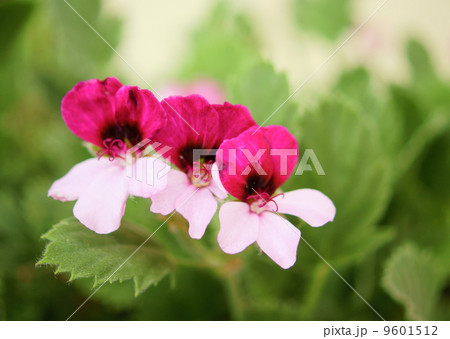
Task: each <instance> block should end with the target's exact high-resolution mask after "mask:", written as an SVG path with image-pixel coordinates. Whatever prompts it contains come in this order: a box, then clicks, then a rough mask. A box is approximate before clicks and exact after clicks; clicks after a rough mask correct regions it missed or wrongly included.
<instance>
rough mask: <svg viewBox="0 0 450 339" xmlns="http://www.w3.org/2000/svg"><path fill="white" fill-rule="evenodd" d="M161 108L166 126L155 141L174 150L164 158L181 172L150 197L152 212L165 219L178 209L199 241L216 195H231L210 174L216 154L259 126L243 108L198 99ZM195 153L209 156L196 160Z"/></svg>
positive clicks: (171, 101)
mask: <svg viewBox="0 0 450 339" xmlns="http://www.w3.org/2000/svg"><path fill="white" fill-rule="evenodd" d="M162 105H163V107H164V109H165V110H166V113H167V124H166V126H165V128H164V129H162V130H161V131H160V132H159V133H158V134H157V135H156V136H155V138H154V140H155V141H157V142H160V143H161V144H162V145H164V146H169V147H170V148H171V149H170V150H169V151H168V152H166V153H163V154H162V155H163V156H164V157H165V158H167V159H168V160H169V161H170V162H172V164H174V165H175V166H176V167H178V169H179V170H180V171H178V170H172V171H171V172H170V173H169V175H168V184H167V187H166V189H165V190H164V191H161V192H159V193H157V194H155V195H154V196H152V205H151V207H150V210H151V211H152V212H155V213H161V214H163V215H167V214H169V213H170V212H172V211H174V210H177V211H178V212H179V213H180V214H181V215H182V216H183V217H184V218H185V219H186V220H188V222H189V235H190V236H191V237H192V238H195V239H200V238H201V237H202V236H203V234H204V233H205V230H206V227H207V226H208V224H209V222H210V221H211V219H212V217H213V216H214V214H215V212H216V210H217V201H216V199H215V197H214V196H216V197H217V198H219V199H224V198H225V197H226V196H227V193H226V192H225V191H224V190H223V189H221V187H220V183H219V185H218V184H217V183H216V182H215V181H214V180H213V178H212V175H211V167H212V164H213V163H214V161H215V153H214V150H215V149H217V148H219V146H220V144H221V143H222V141H223V140H225V139H229V138H233V137H236V136H238V135H239V134H240V133H241V132H242V131H244V130H246V129H248V128H249V127H251V126H254V125H255V122H254V120H253V119H252V117H251V115H250V113H249V111H248V109H247V108H246V107H244V106H241V105H231V104H229V103H225V104H223V105H210V104H209V103H208V101H206V99H204V98H203V97H201V96H199V95H190V96H187V97H182V96H174V97H169V98H167V99H164V100H163V101H162ZM194 150H205V152H204V153H203V154H201V156H200V157H199V158H197V159H194Z"/></svg>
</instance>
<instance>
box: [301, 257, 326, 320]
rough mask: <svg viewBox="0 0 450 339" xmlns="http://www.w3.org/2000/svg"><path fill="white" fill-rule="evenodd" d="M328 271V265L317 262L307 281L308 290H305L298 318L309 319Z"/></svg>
mask: <svg viewBox="0 0 450 339" xmlns="http://www.w3.org/2000/svg"><path fill="white" fill-rule="evenodd" d="M329 271H330V270H329V267H328V266H327V265H326V264H325V263H323V262H320V263H319V264H317V266H316V268H315V269H314V272H313V277H312V280H311V282H310V283H309V287H308V291H307V292H306V300H305V302H304V304H303V307H302V308H301V310H300V319H302V320H306V319H309V317H310V316H311V314H312V313H313V312H314V310H315V308H316V305H317V301H318V299H319V298H320V296H321V294H322V290H323V287H324V286H325V281H326V278H327V276H328V272H329Z"/></svg>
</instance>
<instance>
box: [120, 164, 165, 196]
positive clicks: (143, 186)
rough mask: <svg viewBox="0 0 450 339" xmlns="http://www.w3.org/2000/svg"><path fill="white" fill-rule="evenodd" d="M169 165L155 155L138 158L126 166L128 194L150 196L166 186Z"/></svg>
mask: <svg viewBox="0 0 450 339" xmlns="http://www.w3.org/2000/svg"><path fill="white" fill-rule="evenodd" d="M169 171H170V166H169V165H167V164H166V163H164V162H163V161H161V160H159V159H157V158H155V157H144V158H139V159H137V160H136V161H135V162H133V163H132V164H130V165H128V166H127V167H126V176H127V178H128V185H129V190H128V192H129V194H131V195H134V196H137V197H142V198H150V197H151V196H152V195H154V194H156V193H158V192H159V191H161V190H163V189H164V188H165V187H166V186H167V177H168V174H169Z"/></svg>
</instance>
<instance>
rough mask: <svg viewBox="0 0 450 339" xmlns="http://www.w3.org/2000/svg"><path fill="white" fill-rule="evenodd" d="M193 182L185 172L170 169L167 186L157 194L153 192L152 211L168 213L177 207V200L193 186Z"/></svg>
mask: <svg viewBox="0 0 450 339" xmlns="http://www.w3.org/2000/svg"><path fill="white" fill-rule="evenodd" d="M191 185H192V184H191V182H190V180H189V178H188V177H187V175H186V174H185V173H184V172H180V171H177V170H174V169H172V170H170V172H169V173H168V174H167V186H166V187H165V188H164V189H163V190H162V191H159V192H158V193H156V194H153V195H152V197H151V199H152V205H151V206H150V211H152V212H153V213H159V214H162V215H167V214H169V213H171V212H173V211H174V210H175V208H176V201H177V199H178V198H179V197H180V195H181V194H183V192H184V191H186V190H187V189H188V187H189V186H191Z"/></svg>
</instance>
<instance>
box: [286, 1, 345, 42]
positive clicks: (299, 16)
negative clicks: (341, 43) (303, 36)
mask: <svg viewBox="0 0 450 339" xmlns="http://www.w3.org/2000/svg"><path fill="white" fill-rule="evenodd" d="M293 14H294V16H295V19H296V21H297V23H298V26H299V28H300V29H302V30H305V31H310V32H313V33H316V34H319V35H322V36H324V37H325V38H327V39H329V40H336V39H337V38H339V37H340V35H341V34H342V32H343V31H344V30H345V29H346V28H348V27H349V26H350V25H351V23H352V22H351V0H340V1H336V0H295V2H294V9H293Z"/></svg>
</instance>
